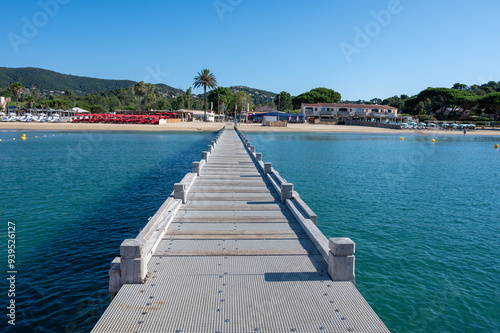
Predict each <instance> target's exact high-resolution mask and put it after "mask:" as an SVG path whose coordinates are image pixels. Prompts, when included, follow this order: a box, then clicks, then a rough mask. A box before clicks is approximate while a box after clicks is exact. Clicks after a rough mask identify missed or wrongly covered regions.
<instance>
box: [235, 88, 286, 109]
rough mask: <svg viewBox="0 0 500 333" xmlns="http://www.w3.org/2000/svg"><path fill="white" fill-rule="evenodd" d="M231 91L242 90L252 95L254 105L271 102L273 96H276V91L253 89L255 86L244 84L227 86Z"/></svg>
mask: <svg viewBox="0 0 500 333" xmlns="http://www.w3.org/2000/svg"><path fill="white" fill-rule="evenodd" d="M229 88H230V89H231V90H232V91H233V93H235V94H236V93H237V92H238V91H243V92H246V93H247V94H249V95H250V96H251V97H252V101H253V103H254V104H255V105H266V104H269V103H271V104H272V103H273V101H274V98H276V95H277V94H276V93H273V92H270V91H265V90H260V89H255V88H249V87H245V86H232V87H229Z"/></svg>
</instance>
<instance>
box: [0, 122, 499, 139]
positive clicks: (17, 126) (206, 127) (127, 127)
mask: <svg viewBox="0 0 500 333" xmlns="http://www.w3.org/2000/svg"><path fill="white" fill-rule="evenodd" d="M224 125H227V126H229V127H232V126H233V123H202V122H186V123H177V124H166V125H139V124H87V123H22V122H0V130H10V131H68V132H82V131H83V132H86V131H103V132H105V131H120V132H121V131H123V132H129V131H130V132H135V131H139V132H141V131H146V132H170V131H173V132H198V131H206V132H215V131H218V130H220V129H221V128H222V127H223V126H224ZM239 127H240V129H241V131H243V132H332V133H371V134H377V133H378V134H398V135H402V134H421V135H463V132H462V131H460V130H435V129H432V130H394V129H388V128H378V127H366V126H345V125H326V124H325V125H323V124H293V123H292V124H288V127H266V126H262V125H261V124H240V125H239ZM467 135H490V136H491V135H495V136H500V129H498V130H496V129H477V130H472V131H468V132H467Z"/></svg>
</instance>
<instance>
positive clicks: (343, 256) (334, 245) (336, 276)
mask: <svg viewBox="0 0 500 333" xmlns="http://www.w3.org/2000/svg"><path fill="white" fill-rule="evenodd" d="M329 243H330V253H329V257H328V274H329V275H330V277H331V278H332V280H333V281H351V282H352V283H353V284H356V277H355V275H354V250H355V243H354V242H353V241H352V240H351V239H350V238H330V242H329Z"/></svg>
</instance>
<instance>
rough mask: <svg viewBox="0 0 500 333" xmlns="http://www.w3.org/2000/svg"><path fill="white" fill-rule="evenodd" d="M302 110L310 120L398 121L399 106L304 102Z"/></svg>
mask: <svg viewBox="0 0 500 333" xmlns="http://www.w3.org/2000/svg"><path fill="white" fill-rule="evenodd" d="M301 112H302V114H303V115H304V116H305V117H306V119H309V120H310V121H312V122H314V121H315V120H319V121H326V122H328V121H344V120H351V119H352V120H360V121H376V122H396V121H397V120H399V119H398V108H395V107H393V106H389V105H377V104H343V103H317V104H305V103H302V106H301Z"/></svg>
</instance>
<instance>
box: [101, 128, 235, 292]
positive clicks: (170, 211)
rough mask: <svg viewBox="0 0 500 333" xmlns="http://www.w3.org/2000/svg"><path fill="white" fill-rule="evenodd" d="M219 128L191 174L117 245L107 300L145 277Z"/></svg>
mask: <svg viewBox="0 0 500 333" xmlns="http://www.w3.org/2000/svg"><path fill="white" fill-rule="evenodd" d="M224 130H225V127H224V128H222V129H221V130H220V131H219V132H218V133H217V136H216V137H215V139H214V140H213V141H211V142H210V145H208V146H207V151H204V152H202V159H201V161H199V162H193V165H192V172H190V173H188V174H186V176H184V178H183V179H182V180H181V181H180V182H179V183H176V184H174V191H173V192H172V193H171V194H170V195H169V197H168V198H167V200H165V202H164V203H163V204H162V206H161V207H160V209H159V210H158V211H157V212H156V213H155V215H153V217H151V218H150V219H149V222H148V223H147V224H146V226H145V227H144V228H143V229H142V230H141V232H140V233H139V234H138V235H137V237H136V238H133V239H126V240H124V241H123V242H122V244H121V245H120V257H116V258H115V259H114V260H113V261H112V262H111V264H110V270H109V292H110V293H111V298H114V296H115V295H116V294H117V293H118V291H119V290H120V288H121V286H122V285H124V284H126V283H132V284H139V283H144V282H145V281H146V280H147V278H148V271H147V267H148V263H149V261H150V260H151V257H152V256H153V253H154V252H155V250H156V248H157V247H158V244H159V243H160V241H161V240H162V238H163V236H164V235H165V233H166V231H167V228H168V226H169V225H170V223H171V222H172V220H173V219H174V217H175V215H176V214H177V212H178V210H179V208H180V206H181V204H183V203H186V201H187V195H188V193H189V190H190V189H191V186H192V185H193V183H194V181H195V180H196V178H197V177H198V176H199V175H200V172H201V170H202V169H203V167H204V165H205V163H206V162H207V161H208V158H209V156H210V154H211V153H212V152H213V149H214V148H215V146H216V145H217V143H218V142H219V138H220V136H221V135H222V133H223V132H224Z"/></svg>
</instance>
